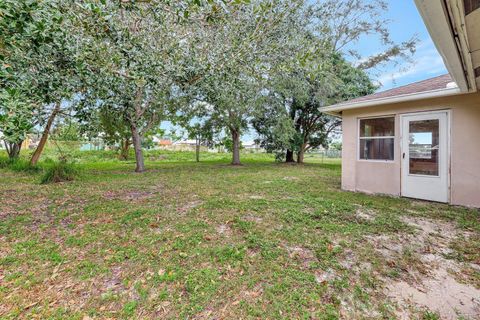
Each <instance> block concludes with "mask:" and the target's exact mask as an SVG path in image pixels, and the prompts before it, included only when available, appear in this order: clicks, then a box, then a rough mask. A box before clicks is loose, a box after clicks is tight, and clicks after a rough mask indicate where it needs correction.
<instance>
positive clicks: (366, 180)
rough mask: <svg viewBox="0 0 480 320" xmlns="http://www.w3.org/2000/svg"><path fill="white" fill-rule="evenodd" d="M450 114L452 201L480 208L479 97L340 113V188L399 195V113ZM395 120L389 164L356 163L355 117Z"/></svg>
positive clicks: (399, 104)
mask: <svg viewBox="0 0 480 320" xmlns="http://www.w3.org/2000/svg"><path fill="white" fill-rule="evenodd" d="M434 110H450V132H451V135H450V203H451V204H455V205H464V206H472V207H480V93H471V94H464V95H457V96H450V97H443V98H434V99H426V100H420V101H413V102H412V101H409V102H402V103H396V104H387V105H382V106H376V107H367V108H359V109H352V110H345V111H343V112H342V119H343V122H342V132H343V151H342V188H343V189H344V190H350V191H361V192H367V193H382V194H390V195H395V196H401V167H400V166H401V159H400V145H401V142H400V115H401V114H404V113H413V112H423V111H434ZM376 116H395V157H394V160H393V161H365V160H358V119H359V118H364V117H376Z"/></svg>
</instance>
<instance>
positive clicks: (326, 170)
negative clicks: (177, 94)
mask: <svg viewBox="0 0 480 320" xmlns="http://www.w3.org/2000/svg"><path fill="white" fill-rule="evenodd" d="M85 154H87V153H85ZM88 155H89V158H88V159H87V160H83V161H79V164H78V166H80V167H81V168H82V170H81V176H80V177H79V178H78V179H77V180H75V181H73V182H68V183H57V184H49V185H40V184H39V182H38V181H39V179H40V175H41V173H38V172H30V173H29V172H21V171H14V170H11V169H7V168H4V169H0V318H2V319H3V318H5V319H17V318H28V319H31V318H41V319H46V318H49V319H104V318H114V319H117V318H138V319H145V318H150V319H173V318H195V319H245V318H268V319H277V318H278V319H280V318H283V319H293V318H303V319H309V318H313V319H338V318H340V319H364V318H365V319H390V318H391V319H395V318H397V317H398V318H400V317H401V316H402V315H404V316H406V317H410V318H412V319H440V318H442V319H443V318H446V319H449V318H452V319H456V318H457V317H458V318H459V319H475V317H476V316H478V314H480V313H476V312H477V311H479V310H480V309H477V308H479V306H480V301H479V300H478V299H480V294H479V293H480V290H479V289H480V267H479V264H480V221H479V217H480V214H479V211H478V210H474V209H466V208H461V207H452V206H447V205H441V204H433V203H428V202H421V201H413V200H408V199H399V198H392V197H386V196H371V195H365V194H361V193H350V192H343V191H341V190H340V163H339V161H332V160H325V161H323V163H322V162H321V161H320V160H318V159H309V158H307V159H306V161H310V163H307V164H305V165H285V164H278V163H274V162H273V158H271V157H270V156H266V155H244V156H243V161H244V165H243V166H237V167H233V166H230V165H228V160H229V157H228V155H225V156H207V157H208V158H205V157H204V159H206V160H205V161H204V162H201V163H195V162H193V161H187V160H190V159H193V155H192V154H187V153H181V154H180V153H179V154H178V155H173V154H167V155H166V156H162V153H158V154H152V155H150V156H148V157H147V159H148V161H147V167H148V171H147V172H145V173H143V174H136V173H134V172H132V171H133V168H134V165H133V163H132V162H126V163H122V162H119V161H114V160H112V159H107V160H102V159H103V156H102V154H101V153H94V152H91V153H88ZM95 157H98V158H95ZM178 160H180V161H178ZM445 284H447V285H448V286H449V289H448V290H447V292H446V293H442V294H440V298H438V297H437V300H435V294H437V296H438V295H439V293H438V291H439V290H443V289H442V288H443V287H442V286H444V285H445ZM462 294H463V295H465V296H462ZM477 294H479V295H478V296H476V295H477ZM407 295H408V296H407ZM432 295H433V296H432ZM449 295H451V296H452V297H450V296H449ZM469 295H473V298H472V299H470V300H468V299H469V298H470V296H469ZM475 296H476V297H475ZM412 297H413V298H414V299H413V300H414V301H410V302H408V300H409V298H412ZM432 297H433V298H432ZM438 299H440V300H441V301H440V302H439V301H438ZM448 299H451V301H450V300H448ZM410 300H412V299H410ZM446 304H452V305H454V306H455V308H448V306H447V307H446V306H445V305H446ZM457 305H458V309H457V310H455V309H456V306H457ZM460 313H463V315H464V317H463V318H460ZM476 319H478V317H477V318H476Z"/></svg>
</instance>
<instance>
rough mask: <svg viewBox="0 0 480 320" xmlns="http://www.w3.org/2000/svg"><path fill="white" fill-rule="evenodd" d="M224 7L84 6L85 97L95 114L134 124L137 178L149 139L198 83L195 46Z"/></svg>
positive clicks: (105, 3) (80, 12) (131, 3)
mask: <svg viewBox="0 0 480 320" xmlns="http://www.w3.org/2000/svg"><path fill="white" fill-rule="evenodd" d="M220 2H221V1H209V2H205V3H204V2H203V1H202V2H200V1H195V0H192V1H141V2H140V1H138V2H135V1H120V2H118V1H100V2H98V1H93V0H92V1H84V2H83V3H82V4H79V8H78V9H79V10H78V11H77V12H76V14H77V16H78V17H79V18H78V24H80V25H82V26H83V29H82V31H81V35H80V37H81V38H82V39H83V41H82V50H81V52H82V56H81V61H82V63H83V70H84V73H83V82H84V86H85V88H86V92H85V95H86V96H87V97H89V98H88V99H89V105H90V107H91V108H98V109H104V110H106V112H108V113H109V114H113V115H115V117H117V118H118V119H121V122H124V123H126V124H128V127H129V129H130V135H131V141H132V144H133V146H134V149H135V159H136V169H135V171H136V172H142V171H144V170H145V165H144V160H143V153H142V139H143V136H144V135H145V134H146V133H147V132H148V131H150V130H151V129H152V128H154V127H156V126H158V125H159V123H160V121H161V120H162V119H164V118H165V115H166V113H167V111H168V110H169V108H170V107H169V106H170V105H172V104H173V103H174V101H175V100H176V99H177V98H179V96H181V94H182V93H181V92H182V88H181V86H183V85H189V84H191V83H194V82H195V81H196V77H197V72H196V70H195V69H192V65H190V63H188V62H189V61H191V52H190V46H191V45H192V43H193V42H194V39H195V38H196V37H197V35H198V30H200V29H201V28H205V26H204V25H203V24H208V23H209V21H211V20H215V14H216V13H217V12H222V11H223V9H222V7H221V6H219V5H218V3H220ZM237 2H238V1H237ZM192 39H193V40H192ZM82 120H83V121H84V122H85V120H87V121H88V119H82Z"/></svg>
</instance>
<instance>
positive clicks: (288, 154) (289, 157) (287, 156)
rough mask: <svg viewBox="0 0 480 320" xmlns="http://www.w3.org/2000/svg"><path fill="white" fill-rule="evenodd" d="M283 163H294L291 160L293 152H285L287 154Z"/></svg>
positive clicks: (293, 160)
mask: <svg viewBox="0 0 480 320" xmlns="http://www.w3.org/2000/svg"><path fill="white" fill-rule="evenodd" d="M285 162H286V163H292V162H295V159H293V151H292V150H287V153H286V155H285Z"/></svg>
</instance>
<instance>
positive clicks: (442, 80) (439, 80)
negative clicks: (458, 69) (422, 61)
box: [340, 74, 453, 104]
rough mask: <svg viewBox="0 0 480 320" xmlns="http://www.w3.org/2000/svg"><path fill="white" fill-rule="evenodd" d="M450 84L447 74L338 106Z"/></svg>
mask: <svg viewBox="0 0 480 320" xmlns="http://www.w3.org/2000/svg"><path fill="white" fill-rule="evenodd" d="M451 82H453V80H452V77H451V76H450V75H449V74H444V75H441V76H438V77H434V78H430V79H427V80H422V81H418V82H414V83H410V84H407V85H405V86H401V87H398V88H393V89H390V90H386V91H382V92H376V93H373V94H369V95H368V96H363V97H358V98H355V99H352V100H348V101H345V102H341V103H340V104H344V103H355V102H361V101H369V100H375V99H382V98H389V97H395V96H401V95H406V94H413V93H420V92H427V91H432V90H440V89H445V88H447V84H449V83H451Z"/></svg>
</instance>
